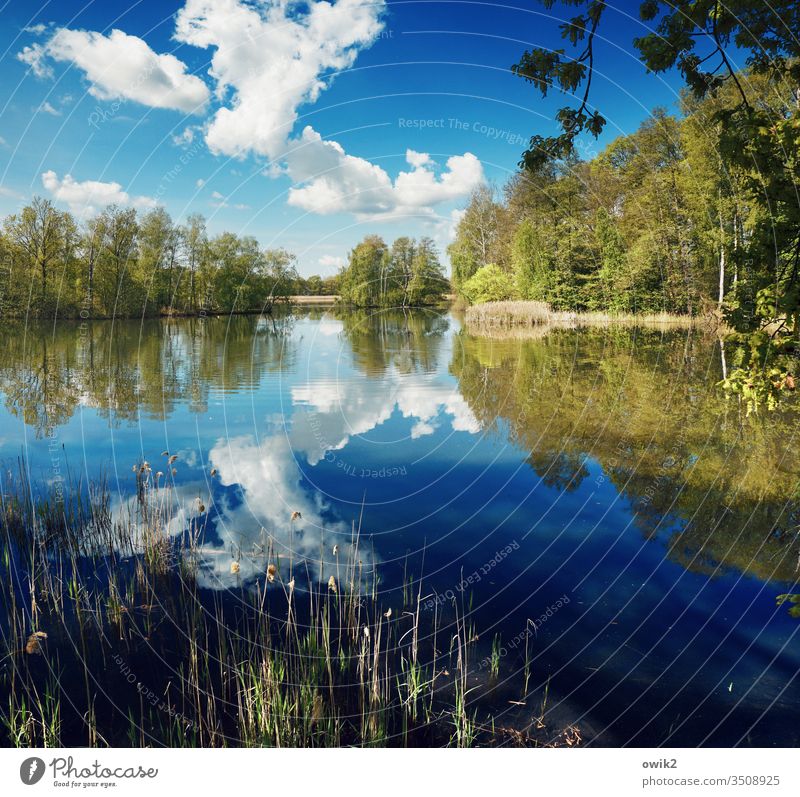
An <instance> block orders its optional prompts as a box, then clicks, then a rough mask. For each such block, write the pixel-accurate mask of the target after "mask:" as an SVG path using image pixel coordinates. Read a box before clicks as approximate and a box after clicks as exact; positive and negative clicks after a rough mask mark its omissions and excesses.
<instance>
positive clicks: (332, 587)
mask: <svg viewBox="0 0 800 797" xmlns="http://www.w3.org/2000/svg"><path fill="white" fill-rule="evenodd" d="M328 589H329V590H330V591H331V592H332V593H333V594H334V595H335V594H336V593H337V591H338V590H337V589H336V579H335V578H334V577H333V576H331V577H330V578H329V579H328Z"/></svg>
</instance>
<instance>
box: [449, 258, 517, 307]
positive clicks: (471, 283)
mask: <svg viewBox="0 0 800 797" xmlns="http://www.w3.org/2000/svg"><path fill="white" fill-rule="evenodd" d="M461 290H462V292H463V293H464V295H465V296H466V297H467V299H468V300H469V301H470V302H471V303H472V304H482V303H483V302H502V301H504V300H506V299H511V298H512V297H513V295H514V283H513V281H512V279H511V277H510V276H509V275H508V274H507V273H506V272H505V271H503V270H502V269H500V268H499V267H498V266H496V265H494V263H490V264H489V265H487V266H482V267H481V268H479V269H478V270H477V271H476V272H475V273H474V274H473V275H472V276H471V277H470V278H469V279H468V280H467V281H466V282H465V283H464V284H463V285H462V286H461Z"/></svg>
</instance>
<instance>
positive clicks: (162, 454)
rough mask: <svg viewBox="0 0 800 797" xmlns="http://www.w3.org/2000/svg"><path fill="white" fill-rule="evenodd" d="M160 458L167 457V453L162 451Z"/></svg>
mask: <svg viewBox="0 0 800 797" xmlns="http://www.w3.org/2000/svg"><path fill="white" fill-rule="evenodd" d="M161 456H162V457H168V456H169V451H162V452H161Z"/></svg>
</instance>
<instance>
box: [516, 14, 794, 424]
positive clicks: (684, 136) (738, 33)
mask: <svg viewBox="0 0 800 797" xmlns="http://www.w3.org/2000/svg"><path fill="white" fill-rule="evenodd" d="M542 2H543V4H544V5H545V6H546V7H547V8H550V7H552V6H553V5H554V2H553V0H542ZM563 4H564V5H567V6H570V7H572V8H577V9H579V12H580V13H578V14H577V16H575V17H573V18H572V19H570V20H568V21H567V22H566V23H565V24H564V25H563V26H562V32H563V36H564V38H565V39H566V40H568V41H569V42H570V44H571V45H572V46H573V47H575V46H576V45H579V47H580V48H581V49H579V50H578V51H577V52H576V53H575V54H574V56H569V55H566V54H565V51H564V50H557V51H548V50H544V49H535V50H532V51H530V52H527V51H526V52H525V53H524V54H523V56H522V57H521V59H520V61H519V63H517V64H515V65H514V66H513V67H512V71H513V72H514V74H516V75H517V76H519V77H522V78H523V79H525V80H527V81H528V82H530V83H532V84H533V86H534V87H535V88H536V89H537V90H538V91H539V92H540V93H541V94H542V95H543V96H544V95H546V94H547V92H548V90H549V88H550V87H551V86H556V87H557V88H559V89H561V90H562V91H563V92H568V93H571V94H576V93H577V94H578V96H581V97H582V99H581V102H580V106H579V107H578V108H577V109H575V108H572V107H564V108H561V109H560V110H559V111H558V112H557V113H556V119H557V121H558V122H559V124H560V125H561V128H562V131H563V132H562V133H561V134H560V135H558V136H555V137H550V138H544V137H542V136H539V135H536V136H533V137H532V138H531V142H530V146H529V148H528V150H527V151H525V152H524V153H523V154H522V158H521V161H520V166H521V167H523V168H524V169H526V170H528V171H529V172H530V173H532V174H538V173H539V172H541V171H542V170H543V169H545V168H547V166H548V164H550V163H552V162H553V161H558V160H565V159H568V158H569V157H570V156H572V155H573V154H574V151H575V143H576V140H577V138H578V136H579V135H580V134H581V133H583V132H584V131H585V132H589V133H591V134H593V135H594V136H595V137H596V136H597V135H598V133H599V132H600V131H601V130H602V128H603V124H604V120H603V119H602V117H601V116H600V114H599V112H598V111H590V110H589V109H588V98H589V90H590V87H591V83H592V72H593V68H594V54H593V39H594V36H595V34H596V32H597V30H598V25H599V22H600V18H601V16H602V12H603V10H604V8H605V3H604V2H602V0H564V3H563ZM640 16H641V18H642V19H643V20H645V21H646V22H647V23H648V25H647V27H648V29H649V30H650V32H649V33H648V34H646V35H645V36H642V37H639V38H637V39H634V42H633V43H634V45H635V47H636V48H637V49H638V51H639V54H640V57H641V60H642V61H643V63H644V65H645V66H646V67H647V69H648V70H650V71H652V72H655V73H660V72H665V71H667V70H670V69H673V68H677V69H678V71H679V72H680V73H681V75H682V76H683V78H684V80H685V83H686V86H687V90H688V91H687V96H686V97H685V98H684V105H685V106H688V107H689V111H690V113H689V118H690V120H693V121H689V122H688V123H685V124H683V125H681V126H680V128H681V129H680V133H679V135H678V136H675V135H674V134H673V135H669V136H667V137H664V136H663V135H662V134H663V133H664V132H665V131H666V130H667V128H668V125H667V124H666V122H667V119H666V118H665V117H663V116H662V118H661V119H658V118H657V119H656V120H655V121H656V123H657V124H656V125H654V127H653V130H652V133H653V135H652V136H651V138H653V139H658V138H659V137H661V138H662V142H661V143H662V145H661V146H660V147H659V149H660V151H661V153H662V155H663V156H665V157H666V161H664V160H661V161H660V162H659V164H658V166H657V169H658V172H659V173H660V174H661V176H662V177H664V178H666V179H665V180H663V181H662V184H661V186H660V187H656V186H654V187H656V188H657V190H656V191H655V192H654V193H653V194H651V195H650V196H649V197H648V199H649V202H648V204H649V205H650V208H651V216H650V218H651V219H653V220H655V221H657V223H658V226H659V231H658V232H657V233H656V234H654V235H651V239H650V242H649V245H647V246H645V244H646V242H645V241H643V240H641V239H640V240H638V241H636V242H635V243H632V246H633V247H635V249H636V250H637V252H638V253H639V254H640V255H644V257H637V258H636V259H635V260H634V262H633V263H632V264H631V267H632V268H636V269H641V268H642V267H644V269H645V271H652V270H653V269H654V268H658V269H662V268H663V267H666V269H667V272H668V273H666V274H665V275H663V276H662V278H661V279H660V280H659V281H660V283H661V284H660V287H661V288H662V290H663V295H664V299H665V303H666V305H667V308H666V309H670V308H674V307H675V306H676V304H682V305H684V306H685V310H686V311H687V312H690V313H693V312H696V311H697V309H698V305H699V303H701V302H703V301H707V300H712V297H713V290H712V287H713V279H712V274H711V271H712V264H714V263H716V265H717V268H718V279H717V291H716V297H715V299H716V304H717V308H718V310H719V311H722V312H724V313H725V314H726V315H727V320H728V323H729V324H731V325H733V326H734V327H735V328H736V330H737V331H738V332H744V333H750V334H752V335H755V336H756V337H755V338H754V339H753V340H752V341H751V342H749V343H748V342H747V341H745V340H744V339H742V338H738V339H736V341H737V342H738V343H740V344H741V348H740V349H739V351H738V352H737V353H736V358H735V359H736V361H737V363H738V364H737V366H736V368H735V369H734V371H733V372H732V373H731V374H728V375H726V379H725V386H726V388H727V389H728V390H730V391H733V392H736V393H738V394H739V395H741V396H743V397H745V398H746V400H747V404H748V406H749V407H750V408H751V410H755V409H757V408H758V406H759V405H760V404H761V403H765V404H766V405H767V406H774V404H775V387H774V385H775V383H778V384H781V385H787V384H793V382H794V376H795V374H794V370H793V369H794V368H796V361H794V360H793V359H792V357H791V354H796V353H797V351H798V350H800V340H798V334H800V326H799V322H800V291H798V281H800V203H798V201H797V185H798V181H800V103H798V94H797V89H796V87H797V86H798V84H800V39H798V38H797V35H796V31H797V30H798V29H800V6H798V4H797V2H796V1H795V0H777V1H776V2H775V3H754V2H752V0H731V2H726V3H719V2H718V1H717V0H676V2H669V3H668V2H663V0H645V2H643V3H641V5H640ZM731 48H737V49H738V50H739V51H741V52H745V53H746V54H747V69H746V71H744V72H737V70H736V69H735V68H734V66H733V63H732V61H731V60H730V58H729V56H728V51H729V50H730V49H731ZM739 59H740V55H739V53H737V61H738V60H739ZM581 89H583V91H582V92H581ZM693 122H694V124H693ZM651 143H654V142H651ZM671 150H672V151H671ZM614 154H615V155H616V156H617V158H618V160H617V163H618V164H620V165H622V168H623V169H626V168H627V167H630V166H635V163H636V161H637V160H638V159H639V155H638V152H637V150H636V149H635V148H628V147H624V146H623V147H619V148H618V149H617V152H616V153H614ZM670 163H671V164H672V165H671V166H670V165H669V164H670ZM665 166H666V168H665ZM684 166H691V167H696V168H695V169H694V170H692V171H689V170H688V169H685V168H684ZM692 183H694V184H692ZM709 221H710V222H711V223H710V224H709V223H708V222H709ZM623 235H624V236H625V237H626V238H628V241H629V244H631V242H630V238H629V237H628V235H626V232H625V231H624V230H623ZM601 248H602V246H601ZM645 250H647V251H645ZM659 250H660V252H659ZM631 251H632V249H631V247H630V246H629V255H628V257H629V260H630V259H631V255H630V252H631ZM656 252H659V253H658V255H657V256H655V257H653V256H652V255H654V254H655V253H656ZM600 256H601V258H603V268H605V269H606V272H605V273H606V275H607V276H610V277H612V279H613V275H611V273H610V272H609V271H608V268H607V267H608V265H609V264H608V261H607V260H606V255H604V254H603V253H600ZM614 259H616V257H615V256H612V260H614ZM648 264H649V265H648ZM615 270H616V269H615V268H612V269H611V271H615ZM731 270H732V271H733V276H732V278H731V276H730V271H731ZM642 276H644V277H646V276H647V275H646V274H644V273H642ZM602 279H604V277H601V280H602ZM648 281H651V282H652V279H650V280H648ZM765 291H767V292H768V293H766V294H765V293H764V292H765ZM648 294H649V295H648ZM651 298H652V291H650V290H647V291H646V292H645V294H642V293H641V291H640V290H639V289H638V288H637V289H636V291H635V299H636V301H637V302H641V301H644V302H646V303H648V302H649V301H650V300H651ZM762 333H766V335H767V337H764V335H763V334H762ZM787 355H789V356H788V357H787ZM775 372H777V377H778V378H775V377H776V373H775ZM789 389H792V388H789ZM781 390H783V388H781Z"/></svg>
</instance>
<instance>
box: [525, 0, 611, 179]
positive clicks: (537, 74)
mask: <svg viewBox="0 0 800 797" xmlns="http://www.w3.org/2000/svg"><path fill="white" fill-rule="evenodd" d="M568 4H569V5H583V4H584V0H578V2H569V3H568ZM544 5H545V7H546V8H548V9H550V8H552V6H553V0H544ZM605 6H606V4H605V3H604V2H602V0H592V2H589V3H588V7H587V9H586V13H585V14H580V15H578V16H576V17H573V18H572V19H570V20H569V21H567V22H565V23H563V24H562V25H561V26H560V28H561V36H562V38H564V39H567V40H569V42H570V44H572V45H573V47H574V46H577V45H578V43H580V42H585V45H584V48H583V51H582V52H581V53H580V54H579V55H577V56H576V57H574V58H573V57H568V56H566V54H565V51H564V50H563V49H558V50H547V49H544V48H541V47H540V48H536V49H533V50H530V51H529V50H526V51H525V52H524V53H523V54H522V57H521V58H520V60H519V63H517V64H514V65H513V66H512V67H511V70H512V72H513V73H514V74H515V75H517V76H518V77H521V78H523V79H524V80H526V81H528V82H529V83H532V84H533V85H534V86H535V87H536V88H537V89H538V91H540V92H541V94H542V96H543V97H546V96H547V92H548V90H549V89H550V88H551V86H557V87H558V88H559V89H560V90H561V91H563V92H565V93H570V94H574V93H575V92H576V91H577V90H578V88H579V86H580V85H581V84H582V83H584V81H585V86H584V91H583V97H582V100H581V103H580V106H579V107H578V108H577V109H575V108H571V107H569V106H565V107H563V108H561V109H559V111H558V112H557V114H556V119H557V120H558V122H559V124H560V125H561V128H562V130H563V131H564V132H563V133H562V134H561V135H558V136H541V135H534V136H533V137H532V138H531V141H530V146H529V147H528V149H527V150H526V151H525V152H524V153H523V155H522V160H521V162H520V166H522V167H523V168H526V169H529V170H531V171H536V170H537V169H538V168H540V167H541V166H543V165H544V163H546V162H547V161H548V160H550V159H554V158H556V159H563V158H566V157H567V156H568V155H569V154H570V153H571V152H572V149H573V142H574V140H575V137H576V136H577V135H578V134H579V133H581V132H582V131H584V130H587V131H589V132H590V133H592V134H593V135H595V136H598V135H600V133H601V132H602V130H603V127H604V126H605V123H606V120H605V119H604V118H603V117H602V116H601V115H600V113H598V112H597V111H596V110H590V109H589V105H588V103H589V91H590V89H591V86H592V73H593V70H594V38H595V34H596V32H597V27H598V25H599V24H600V17H601V16H602V14H603V10H604V9H605Z"/></svg>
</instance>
